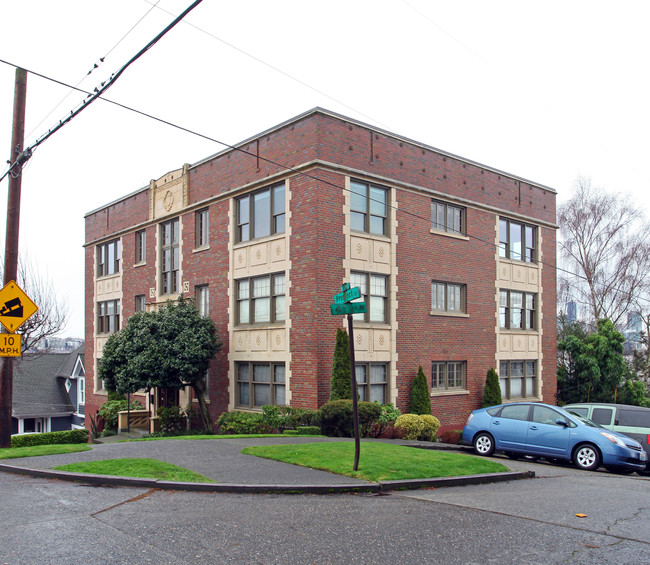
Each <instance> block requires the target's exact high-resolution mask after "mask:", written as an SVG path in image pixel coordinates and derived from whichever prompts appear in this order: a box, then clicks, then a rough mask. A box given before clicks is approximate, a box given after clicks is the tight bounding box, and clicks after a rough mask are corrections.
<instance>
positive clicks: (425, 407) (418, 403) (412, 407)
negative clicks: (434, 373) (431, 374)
mask: <svg viewBox="0 0 650 565" xmlns="http://www.w3.org/2000/svg"><path fill="white" fill-rule="evenodd" d="M409 414H431V395H430V394H429V385H428V384H427V378H426V377H425V376H424V371H423V370H422V367H421V366H420V367H419V368H418V374H417V375H416V377H415V379H413V384H412V385H411V403H410V404H409Z"/></svg>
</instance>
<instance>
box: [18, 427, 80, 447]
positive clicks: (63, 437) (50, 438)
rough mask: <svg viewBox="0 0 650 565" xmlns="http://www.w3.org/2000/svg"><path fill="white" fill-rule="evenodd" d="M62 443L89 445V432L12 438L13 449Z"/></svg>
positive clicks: (26, 435) (64, 432) (77, 431)
mask: <svg viewBox="0 0 650 565" xmlns="http://www.w3.org/2000/svg"><path fill="white" fill-rule="evenodd" d="M62 443H88V430H65V431H62V432H47V433H44V434H25V435H21V436H11V447H31V446H33V445H52V444H62Z"/></svg>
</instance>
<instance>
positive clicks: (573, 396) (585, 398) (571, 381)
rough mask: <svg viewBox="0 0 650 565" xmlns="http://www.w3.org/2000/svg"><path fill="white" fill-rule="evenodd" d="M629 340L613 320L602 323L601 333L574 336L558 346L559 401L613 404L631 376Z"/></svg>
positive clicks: (599, 327)
mask: <svg viewBox="0 0 650 565" xmlns="http://www.w3.org/2000/svg"><path fill="white" fill-rule="evenodd" d="M624 340H625V338H624V337H623V336H622V335H621V334H620V332H618V331H617V330H616V328H615V327H614V324H613V323H612V322H611V320H608V319H602V320H598V324H597V331H596V332H594V333H590V334H587V335H580V334H571V335H568V336H567V337H566V338H565V339H563V340H561V341H560V342H559V343H558V352H559V353H560V354H559V359H560V362H559V365H558V373H557V385H558V386H557V398H558V401H562V402H565V403H569V402H613V401H614V395H615V391H616V388H617V387H618V386H619V384H620V383H621V382H622V381H623V379H624V377H626V376H627V375H629V369H628V367H627V364H626V362H625V359H624V358H623V342H624Z"/></svg>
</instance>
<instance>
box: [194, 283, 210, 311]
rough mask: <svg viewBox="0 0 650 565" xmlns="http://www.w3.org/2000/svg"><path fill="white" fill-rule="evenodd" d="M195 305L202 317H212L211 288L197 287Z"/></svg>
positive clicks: (205, 286)
mask: <svg viewBox="0 0 650 565" xmlns="http://www.w3.org/2000/svg"><path fill="white" fill-rule="evenodd" d="M195 291H196V298H195V304H196V308H197V310H198V311H199V314H201V316H209V315H210V287H209V286H208V285H207V284H205V285H201V286H197V287H195Z"/></svg>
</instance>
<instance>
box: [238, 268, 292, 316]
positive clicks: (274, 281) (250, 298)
mask: <svg viewBox="0 0 650 565" xmlns="http://www.w3.org/2000/svg"><path fill="white" fill-rule="evenodd" d="M237 313H238V316H237V322H238V323H239V324H264V323H266V324H268V323H273V322H284V321H285V320H286V315H287V312H286V297H285V275H284V273H278V274H276V275H267V276H264V277H254V278H250V279H241V280H238V281H237Z"/></svg>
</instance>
